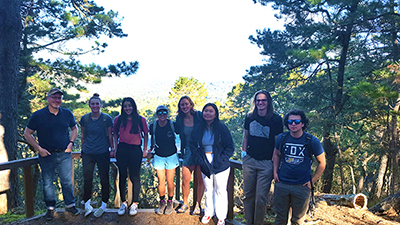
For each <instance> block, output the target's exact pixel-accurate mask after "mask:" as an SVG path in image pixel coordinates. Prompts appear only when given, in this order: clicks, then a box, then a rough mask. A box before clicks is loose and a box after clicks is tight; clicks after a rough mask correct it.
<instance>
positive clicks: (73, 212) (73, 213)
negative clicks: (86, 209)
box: [65, 206, 79, 215]
mask: <svg viewBox="0 0 400 225" xmlns="http://www.w3.org/2000/svg"><path fill="white" fill-rule="evenodd" d="M65 211H66V212H69V213H71V214H72V215H78V214H79V210H78V209H77V208H76V207H75V206H72V207H69V208H65Z"/></svg>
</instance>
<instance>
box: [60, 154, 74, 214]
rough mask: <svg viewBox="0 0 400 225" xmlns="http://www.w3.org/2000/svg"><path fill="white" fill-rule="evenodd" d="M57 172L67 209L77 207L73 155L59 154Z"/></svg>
mask: <svg viewBox="0 0 400 225" xmlns="http://www.w3.org/2000/svg"><path fill="white" fill-rule="evenodd" d="M57 162H58V164H57V171H58V175H59V177H60V183H61V188H62V193H63V197H64V203H65V206H66V207H67V208H69V207H71V206H74V205H75V196H74V191H73V187H72V153H71V152H69V153H65V152H60V153H57Z"/></svg>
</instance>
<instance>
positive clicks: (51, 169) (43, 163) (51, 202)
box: [39, 154, 56, 209]
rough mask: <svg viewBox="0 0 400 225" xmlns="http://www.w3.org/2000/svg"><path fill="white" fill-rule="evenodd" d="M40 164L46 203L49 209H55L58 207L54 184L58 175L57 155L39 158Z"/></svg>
mask: <svg viewBox="0 0 400 225" xmlns="http://www.w3.org/2000/svg"><path fill="white" fill-rule="evenodd" d="M39 164H40V169H41V170H42V179H43V196H44V202H45V203H46V206H47V208H48V209H54V208H55V207H56V194H55V189H54V183H53V182H54V178H55V174H56V155H55V154H54V155H49V156H47V157H44V158H43V157H41V156H39Z"/></svg>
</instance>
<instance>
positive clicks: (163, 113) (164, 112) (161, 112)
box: [157, 110, 168, 116]
mask: <svg viewBox="0 0 400 225" xmlns="http://www.w3.org/2000/svg"><path fill="white" fill-rule="evenodd" d="M167 114H168V112H167V111H164V110H163V111H158V112H157V115H159V116H161V115H167Z"/></svg>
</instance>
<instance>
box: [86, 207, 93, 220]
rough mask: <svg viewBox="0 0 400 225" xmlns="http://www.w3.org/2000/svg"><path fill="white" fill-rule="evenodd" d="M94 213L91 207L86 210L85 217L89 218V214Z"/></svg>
mask: <svg viewBox="0 0 400 225" xmlns="http://www.w3.org/2000/svg"><path fill="white" fill-rule="evenodd" d="M92 212H93V207H92V206H91V205H89V206H88V207H86V208H85V217H86V216H89V214H90V213H92Z"/></svg>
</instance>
